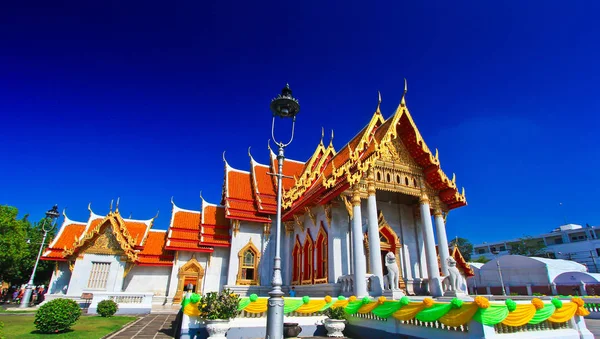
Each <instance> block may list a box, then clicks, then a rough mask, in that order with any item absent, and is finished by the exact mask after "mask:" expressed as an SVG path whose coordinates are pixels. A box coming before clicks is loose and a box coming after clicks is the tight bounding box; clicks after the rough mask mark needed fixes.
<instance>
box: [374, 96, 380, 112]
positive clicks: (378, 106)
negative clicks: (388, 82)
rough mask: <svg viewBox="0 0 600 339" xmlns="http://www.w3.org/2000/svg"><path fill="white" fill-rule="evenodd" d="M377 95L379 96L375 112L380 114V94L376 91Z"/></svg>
mask: <svg viewBox="0 0 600 339" xmlns="http://www.w3.org/2000/svg"><path fill="white" fill-rule="evenodd" d="M377 95H378V96H379V99H378V100H377V110H376V111H375V112H377V113H381V110H380V106H381V92H379V91H377Z"/></svg>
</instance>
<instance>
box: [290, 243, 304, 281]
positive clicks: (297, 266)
mask: <svg viewBox="0 0 600 339" xmlns="http://www.w3.org/2000/svg"><path fill="white" fill-rule="evenodd" d="M301 277H302V245H300V239H299V238H298V235H296V243H295V244H294V250H293V251H292V284H294V285H296V284H300V280H301V279H300V278H301Z"/></svg>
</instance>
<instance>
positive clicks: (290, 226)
mask: <svg viewBox="0 0 600 339" xmlns="http://www.w3.org/2000/svg"><path fill="white" fill-rule="evenodd" d="M283 225H284V226H285V234H286V235H290V234H291V233H293V232H294V225H295V222H294V221H285V222H284V223H283Z"/></svg>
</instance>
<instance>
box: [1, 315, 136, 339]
mask: <svg viewBox="0 0 600 339" xmlns="http://www.w3.org/2000/svg"><path fill="white" fill-rule="evenodd" d="M34 319H35V316H33V315H6V313H3V314H0V321H1V322H3V323H4V331H3V332H2V334H3V335H4V337H5V338H6V339H12V338H19V339H34V338H48V339H54V338H56V339H66V338H85V339H99V338H102V337H103V336H105V335H107V334H109V333H111V332H114V331H116V330H118V329H120V328H121V327H123V326H124V325H125V324H127V323H129V322H130V321H133V320H135V319H136V318H135V317H125V316H114V317H110V318H103V317H99V316H81V317H80V318H79V320H77V322H76V323H75V325H73V326H72V327H71V330H70V331H68V332H64V333H57V334H41V333H37V332H35V331H36V328H35V326H34V325H33V320H34Z"/></svg>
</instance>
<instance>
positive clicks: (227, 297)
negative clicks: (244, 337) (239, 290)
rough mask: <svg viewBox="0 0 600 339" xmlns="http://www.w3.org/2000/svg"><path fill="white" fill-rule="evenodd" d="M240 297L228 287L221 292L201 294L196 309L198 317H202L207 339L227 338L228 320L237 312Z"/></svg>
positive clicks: (235, 315)
mask: <svg viewBox="0 0 600 339" xmlns="http://www.w3.org/2000/svg"><path fill="white" fill-rule="evenodd" d="M239 303H240V298H239V296H238V295H237V294H234V293H233V292H231V291H230V290H229V289H225V290H223V291H222V292H221V293H217V292H209V293H207V294H205V295H203V296H202V298H201V299H200V303H199V305H198V309H199V310H200V318H202V319H204V323H205V324H206V330H207V331H208V339H216V338H227V337H226V336H225V334H227V331H228V330H229V327H230V325H229V320H230V319H233V318H235V317H237V315H238V314H239V311H238V305H239Z"/></svg>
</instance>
